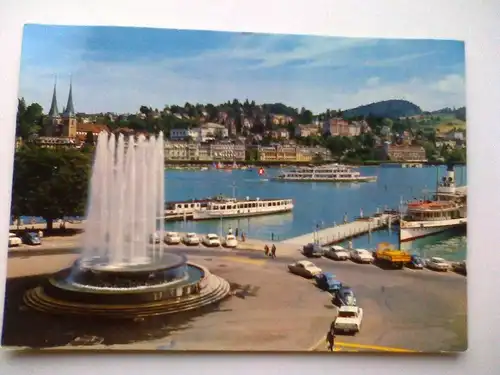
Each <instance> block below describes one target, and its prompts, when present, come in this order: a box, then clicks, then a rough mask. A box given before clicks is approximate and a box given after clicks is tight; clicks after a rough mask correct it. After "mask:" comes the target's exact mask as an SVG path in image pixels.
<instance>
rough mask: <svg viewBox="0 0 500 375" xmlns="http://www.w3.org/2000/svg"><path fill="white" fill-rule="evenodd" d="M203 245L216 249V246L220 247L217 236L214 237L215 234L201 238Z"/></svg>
mask: <svg viewBox="0 0 500 375" xmlns="http://www.w3.org/2000/svg"><path fill="white" fill-rule="evenodd" d="M203 245H205V246H210V247H212V246H213V247H217V246H220V240H219V236H218V235H216V234H213V233H209V234H207V235H206V236H205V237H204V238H203Z"/></svg>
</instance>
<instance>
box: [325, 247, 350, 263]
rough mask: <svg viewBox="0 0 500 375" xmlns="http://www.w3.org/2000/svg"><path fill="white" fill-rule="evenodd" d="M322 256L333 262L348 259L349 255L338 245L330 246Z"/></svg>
mask: <svg viewBox="0 0 500 375" xmlns="http://www.w3.org/2000/svg"><path fill="white" fill-rule="evenodd" d="M324 256H325V257H327V258H330V259H333V260H347V259H349V253H348V252H347V250H346V249H344V248H343V247H342V246H338V245H334V246H331V247H330V248H329V249H328V250H327V251H325V254H324Z"/></svg>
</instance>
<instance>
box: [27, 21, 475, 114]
mask: <svg viewBox="0 0 500 375" xmlns="http://www.w3.org/2000/svg"><path fill="white" fill-rule="evenodd" d="M55 80H57V96H58V104H59V110H62V107H63V106H64V105H66V100H67V96H68V90H69V82H70V80H72V82H73V98H74V104H75V110H76V111H77V112H86V113H99V112H117V113H135V112H137V111H138V109H139V107H140V106H141V105H147V106H150V107H152V108H158V109H163V108H164V106H165V105H172V104H177V105H184V103H185V102H191V103H196V102H197V103H213V104H218V103H222V102H226V101H228V100H231V101H232V100H233V99H234V98H237V99H239V100H240V101H243V100H245V99H249V100H255V101H256V103H276V102H282V103H284V104H287V105H290V106H293V107H296V108H301V107H305V108H307V109H310V110H312V111H313V113H320V112H323V111H324V110H325V109H327V108H329V109H349V108H353V107H356V106H359V105H363V104H369V103H372V102H376V101H380V100H388V99H405V100H409V101H411V102H413V103H415V104H417V105H418V106H420V107H421V108H422V109H423V110H429V111H430V110H437V109H440V108H444V107H460V106H463V105H465V52H464V43H463V42H460V41H449V40H434V39H425V40H424V39H422V40H415V39H413V40H412V39H371V38H367V39H362V38H341V37H322V36H310V35H307V36H305V35H283V34H257V33H234V32H216V31H193V30H171V29H149V28H134V27H97V26H49V25H26V26H25V28H24V35H23V46H22V55H21V73H20V87H19V96H20V97H24V98H25V100H26V101H27V102H28V103H31V102H37V103H40V104H41V105H42V106H43V108H44V110H45V111H46V112H47V111H48V109H49V107H50V100H51V97H52V90H53V86H54V81H55Z"/></svg>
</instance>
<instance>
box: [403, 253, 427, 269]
mask: <svg viewBox="0 0 500 375" xmlns="http://www.w3.org/2000/svg"><path fill="white" fill-rule="evenodd" d="M406 266H407V267H409V268H413V269H416V270H421V269H423V268H424V261H423V260H422V258H420V257H419V256H418V255H412V256H411V259H410V261H409V262H408V263H407V264H406Z"/></svg>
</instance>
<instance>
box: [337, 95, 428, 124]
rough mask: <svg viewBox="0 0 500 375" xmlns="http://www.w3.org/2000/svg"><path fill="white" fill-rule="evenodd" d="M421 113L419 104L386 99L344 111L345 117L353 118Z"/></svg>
mask: <svg viewBox="0 0 500 375" xmlns="http://www.w3.org/2000/svg"><path fill="white" fill-rule="evenodd" d="M421 113H422V109H421V108H420V107H419V106H417V105H416V104H413V103H411V102H409V101H407V100H384V101H381V102H376V103H371V104H367V105H362V106H359V107H356V108H352V109H348V110H346V111H344V112H343V117H344V118H352V117H358V116H369V115H371V116H376V117H388V118H392V119H396V118H399V117H409V116H415V115H420V114H421Z"/></svg>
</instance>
